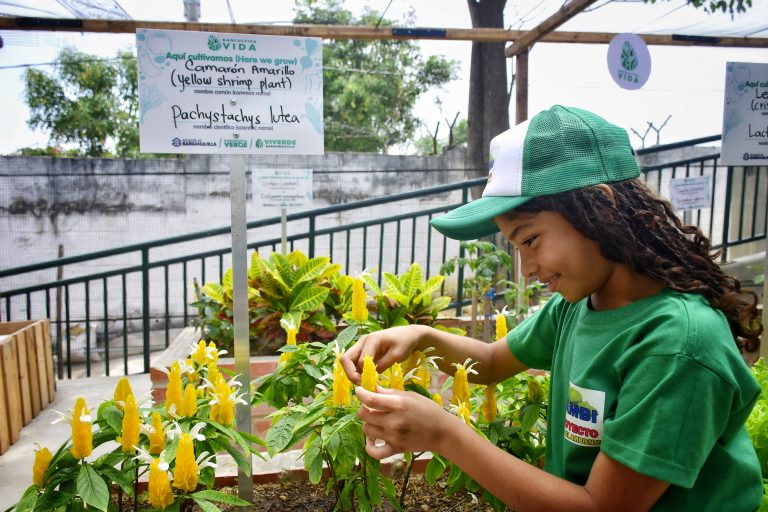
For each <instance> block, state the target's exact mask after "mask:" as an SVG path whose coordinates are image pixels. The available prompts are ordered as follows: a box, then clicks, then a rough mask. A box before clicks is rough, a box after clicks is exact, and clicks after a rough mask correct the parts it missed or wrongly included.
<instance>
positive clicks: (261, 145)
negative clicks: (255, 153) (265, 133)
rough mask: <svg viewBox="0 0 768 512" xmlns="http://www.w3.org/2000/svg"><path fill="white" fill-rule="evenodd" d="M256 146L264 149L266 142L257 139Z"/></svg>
mask: <svg viewBox="0 0 768 512" xmlns="http://www.w3.org/2000/svg"><path fill="white" fill-rule="evenodd" d="M254 146H256V147H257V148H263V147H264V141H263V140H261V139H256V142H255V143H254Z"/></svg>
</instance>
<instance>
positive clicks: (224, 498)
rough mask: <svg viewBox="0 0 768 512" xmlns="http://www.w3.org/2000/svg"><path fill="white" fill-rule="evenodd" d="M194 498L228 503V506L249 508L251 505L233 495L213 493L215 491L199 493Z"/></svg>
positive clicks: (193, 495) (219, 492)
mask: <svg viewBox="0 0 768 512" xmlns="http://www.w3.org/2000/svg"><path fill="white" fill-rule="evenodd" d="M192 497H193V498H195V497H197V498H202V499H204V500H208V501H218V502H219V503H226V504H227V505H235V506H238V507H247V506H249V505H250V503H248V502H247V501H245V500H243V499H240V498H238V497H237V496H232V495H229V494H226V493H223V492H221V491H213V490H205V491H198V492H196V493H194V494H192Z"/></svg>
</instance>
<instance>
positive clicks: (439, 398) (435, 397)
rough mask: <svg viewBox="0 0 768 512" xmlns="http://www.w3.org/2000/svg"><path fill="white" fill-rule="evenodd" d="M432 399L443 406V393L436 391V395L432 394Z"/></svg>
mask: <svg viewBox="0 0 768 512" xmlns="http://www.w3.org/2000/svg"><path fill="white" fill-rule="evenodd" d="M432 400H434V401H435V402H437V403H438V404H440V407H442V406H443V395H441V394H440V393H435V394H434V395H432Z"/></svg>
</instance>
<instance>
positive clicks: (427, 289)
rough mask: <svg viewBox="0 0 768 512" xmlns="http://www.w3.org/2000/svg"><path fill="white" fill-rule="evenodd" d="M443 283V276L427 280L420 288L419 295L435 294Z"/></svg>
mask: <svg viewBox="0 0 768 512" xmlns="http://www.w3.org/2000/svg"><path fill="white" fill-rule="evenodd" d="M443 281H445V276H434V277H430V278H429V279H427V281H426V282H425V283H424V285H423V286H422V287H421V293H427V294H432V293H433V292H435V291H436V290H437V289H438V288H440V286H441V285H442V284H443Z"/></svg>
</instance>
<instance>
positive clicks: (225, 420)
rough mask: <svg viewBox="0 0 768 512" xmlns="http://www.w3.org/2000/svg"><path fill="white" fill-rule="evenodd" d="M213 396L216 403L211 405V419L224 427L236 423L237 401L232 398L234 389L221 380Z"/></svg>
mask: <svg viewBox="0 0 768 512" xmlns="http://www.w3.org/2000/svg"><path fill="white" fill-rule="evenodd" d="M213 395H214V397H215V401H216V403H214V404H212V405H211V415H210V418H211V419H212V420H213V421H218V422H219V423H221V424H222V425H230V424H231V423H232V422H233V421H235V401H234V399H233V397H232V388H231V387H229V385H227V382H226V381H225V380H224V379H223V378H221V379H219V382H218V384H217V385H216V390H215V391H214V393H213Z"/></svg>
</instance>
